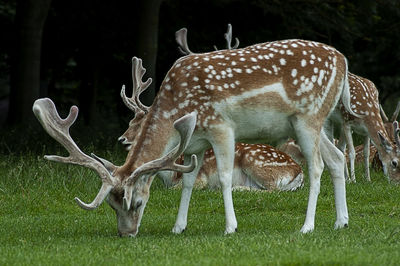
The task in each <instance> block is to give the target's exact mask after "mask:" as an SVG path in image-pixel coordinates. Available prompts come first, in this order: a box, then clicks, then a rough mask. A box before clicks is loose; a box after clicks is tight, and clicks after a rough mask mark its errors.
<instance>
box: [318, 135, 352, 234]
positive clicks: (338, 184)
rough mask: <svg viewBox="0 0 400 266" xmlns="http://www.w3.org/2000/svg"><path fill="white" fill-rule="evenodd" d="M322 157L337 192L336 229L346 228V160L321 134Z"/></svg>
mask: <svg viewBox="0 0 400 266" xmlns="http://www.w3.org/2000/svg"><path fill="white" fill-rule="evenodd" d="M320 146H321V155H322V159H323V160H324V162H325V164H326V166H327V167H328V169H329V172H330V174H331V179H332V183H333V187H334V192H335V206H336V222H335V228H342V227H346V226H347V225H348V223H349V215H348V211H347V203H346V181H345V177H344V166H345V163H344V162H345V161H346V160H345V158H344V155H343V153H342V152H341V151H340V150H339V149H338V148H336V146H335V145H334V144H333V143H332V142H331V141H329V139H328V138H327V136H326V135H325V133H324V132H323V131H322V132H321V144H320Z"/></svg>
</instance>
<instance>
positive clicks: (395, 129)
mask: <svg viewBox="0 0 400 266" xmlns="http://www.w3.org/2000/svg"><path fill="white" fill-rule="evenodd" d="M399 133H400V128H399V122H397V121H394V122H393V134H394V141H395V142H396V146H397V150H399V149H400V138H399Z"/></svg>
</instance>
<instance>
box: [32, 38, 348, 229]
mask: <svg viewBox="0 0 400 266" xmlns="http://www.w3.org/2000/svg"><path fill="white" fill-rule="evenodd" d="M133 60H134V61H136V62H137V61H139V59H137V58H134V59H133ZM137 73H139V74H138V75H137V77H139V76H140V78H138V79H136V80H137V81H138V82H137V84H142V81H141V77H142V76H141V75H140V73H143V71H142V70H140V69H139V70H138V71H137ZM139 81H140V82H139ZM145 84H146V83H145ZM140 87H142V86H141V85H140ZM137 91H138V92H141V91H142V89H141V88H139V89H138V90H137ZM139 94H140V93H139ZM135 98H136V99H137V101H138V102H139V99H138V96H137V97H135ZM340 98H341V99H342V101H343V103H344V104H345V107H346V109H347V110H349V112H352V111H351V108H350V99H349V98H350V94H349V88H348V80H347V61H346V58H345V57H344V56H343V55H342V54H341V53H340V52H338V51H337V50H336V49H334V48H333V47H330V46H328V45H325V44H321V43H317V42H312V41H305V40H284V41H275V42H269V43H262V44H256V45H252V46H249V47H246V48H241V49H236V50H222V51H215V52H210V53H203V54H193V55H187V56H184V57H182V58H180V59H178V60H177V61H176V62H175V63H174V64H173V66H172V68H171V69H170V70H169V71H168V73H167V75H166V77H165V78H164V80H163V82H162V84H161V88H160V92H159V93H158V95H157V97H156V99H155V101H154V103H153V105H152V106H151V107H149V108H148V109H147V115H145V116H144V118H143V121H142V122H141V127H140V129H139V131H138V132H137V134H136V135H135V138H134V141H133V143H132V147H131V150H130V151H129V153H128V156H127V158H126V161H125V163H124V164H123V165H122V166H120V167H115V166H114V165H113V164H111V163H110V162H108V161H105V160H103V159H100V158H98V159H97V160H95V161H100V162H101V163H97V165H96V166H95V167H102V169H103V170H105V169H109V170H110V172H107V175H105V176H106V178H104V179H103V186H102V189H101V190H100V192H99V195H98V197H96V199H95V200H94V202H93V203H91V204H87V205H83V203H81V206H89V207H90V208H95V207H97V206H98V204H100V203H101V202H102V201H103V200H104V199H105V197H106V195H108V194H110V197H109V198H110V199H109V203H110V204H111V205H112V206H113V207H114V208H115V209H116V211H117V217H123V218H121V222H120V220H118V221H119V222H118V225H119V229H121V230H120V234H121V231H122V234H123V235H130V236H135V235H136V234H137V232H138V228H139V225H140V220H141V218H142V215H143V210H144V208H145V206H146V203H147V201H148V199H149V188H150V186H151V183H152V181H153V176H154V174H155V173H156V172H158V171H161V170H175V171H181V172H186V173H185V174H184V178H183V189H182V199H181V204H180V207H179V211H178V217H177V222H176V223H175V226H174V228H173V232H174V233H181V232H183V230H184V229H185V227H186V222H187V211H188V207H189V206H188V205H189V204H188V203H189V200H190V196H191V192H192V188H193V184H194V181H195V179H196V176H197V174H198V171H199V168H200V167H199V166H196V163H195V162H196V160H195V159H194V158H196V155H197V158H198V160H199V164H198V165H202V160H203V155H204V152H205V150H207V149H208V148H210V147H212V148H213V151H214V153H215V157H216V162H217V168H218V175H219V180H220V183H221V188H222V193H223V199H224V206H225V217H226V227H225V233H226V234H230V233H233V232H235V231H236V228H237V221H236V217H235V212H234V208H233V201H232V190H231V186H232V174H233V165H234V154H235V152H234V150H235V142H237V141H240V140H248V141H252V142H260V141H261V140H265V139H268V140H271V141H272V140H274V139H275V140H276V139H282V138H285V139H286V138H287V137H288V136H291V137H294V138H295V139H296V140H297V142H298V143H299V145H300V147H301V149H302V151H303V154H304V156H305V157H306V160H307V165H308V173H309V178H310V194H309V200H308V207H307V213H306V219H305V223H304V225H303V227H302V229H301V232H303V233H307V232H310V231H312V230H313V229H314V220H315V211H316V205H317V198H318V194H319V190H320V176H321V173H322V170H323V166H324V164H323V161H322V158H321V155H322V157H323V159H324V161H325V163H326V165H327V166H328V168H329V169H330V172H331V176H332V181H333V184H334V190H335V203H336V213H337V218H336V222H335V228H341V227H344V226H347V224H348V211H347V204H346V193H345V180H344V175H343V173H344V169H343V165H344V158H343V154H342V153H341V152H340V151H339V150H338V149H337V148H336V147H335V146H334V145H333V144H332V143H331V142H330V141H329V139H328V138H327V136H326V135H325V133H324V132H323V131H322V127H323V124H324V122H325V119H326V118H327V117H328V116H329V114H330V113H331V112H332V111H333V109H334V108H335V106H336V104H337V102H338V100H339V99H340ZM47 107H48V106H47V105H45V104H40V105H39V104H37V105H34V111H35V114H36V115H37V116H38V117H39V120H41V121H42V125H43V126H44V127H45V129H46V130H48V132H49V133H50V132H52V131H51V130H52V128H53V127H52V124H53V122H52V119H51V118H50V119H45V118H44V117H42V115H41V114H43V113H46V111H45V110H46V109H47ZM75 109H77V108H76V107H75ZM75 109H74V110H75ZM74 112H76V111H74ZM186 114H189V115H187V116H184V115H186ZM182 116H184V117H183V118H182V119H179V118H180V117H182ZM195 117H197V120H195ZM177 119H179V120H178V122H176V123H175V128H177V129H179V128H180V127H183V129H181V130H180V131H179V132H186V133H187V134H183V133H181V134H182V135H184V136H185V137H183V139H184V140H183V141H182V142H181V143H182V144H181V145H179V146H178V147H177V148H173V149H172V151H171V152H168V151H170V150H171V148H172V147H175V146H176V144H177V142H178V134H177V133H176V131H175V130H174V128H173V127H172V125H173V121H175V120H177ZM67 120H70V119H68V118H67ZM193 123H195V127H194V125H193ZM182 124H183V125H185V126H181V125H182ZM188 124H189V125H188ZM192 125H193V127H192ZM63 126H64V125H63V123H61V127H62V128H63ZM191 130H194V131H193V134H192V136H191V137H190V134H189V133H191ZM55 135H56V136H58V135H57V134H55ZM187 136H189V137H187ZM57 140H59V141H60V140H61V141H62V139H57ZM69 142H70V141H68V143H69ZM66 147H68V148H69V146H68V145H66ZM180 152H183V153H184V157H185V162H186V161H189V160H190V157H191V156H192V160H191V162H192V163H191V164H190V165H189V166H179V165H176V164H175V163H174V161H175V160H176V158H177V156H179V155H178V154H179V153H180ZM164 154H167V155H166V156H163V155H164ZM193 154H194V155H193ZM160 157H161V159H158V158H160ZM60 161H64V162H68V161H65V160H60ZM195 166H196V167H195ZM95 167H94V168H95ZM193 168H194V170H193V171H192V172H190V173H189V171H190V170H192V169H193ZM121 184H122V185H121ZM103 187H104V189H103ZM122 191H123V193H122ZM122 229H123V230H122Z"/></svg>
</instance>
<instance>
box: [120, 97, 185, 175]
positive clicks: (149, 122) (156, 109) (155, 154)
mask: <svg viewBox="0 0 400 266" xmlns="http://www.w3.org/2000/svg"><path fill="white" fill-rule="evenodd" d="M160 106H161V105H160V104H159V101H158V99H157V98H156V100H155V102H154V104H153V105H152V107H151V108H150V110H149V113H148V114H146V117H145V118H144V120H143V122H142V124H141V127H140V129H139V131H138V132H137V133H136V136H135V138H134V140H133V143H132V148H131V149H130V151H129V153H128V155H127V157H126V160H125V163H124V164H123V165H122V166H121V167H120V168H119V169H118V170H117V171H118V172H117V174H118V175H119V176H124V177H127V176H129V175H130V174H131V173H132V172H133V171H134V170H135V169H137V168H138V167H139V166H141V165H143V164H144V163H147V162H149V161H152V160H155V159H157V158H160V157H161V156H162V155H164V154H165V153H166V152H167V151H168V150H170V149H171V148H172V147H173V145H174V144H175V143H174V140H176V137H177V133H176V131H175V130H174V127H173V121H174V120H173V119H171V118H165V117H163V116H162V112H161V108H160ZM123 179H124V178H123Z"/></svg>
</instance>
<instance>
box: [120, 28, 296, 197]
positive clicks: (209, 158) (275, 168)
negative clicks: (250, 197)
mask: <svg viewBox="0 0 400 266" xmlns="http://www.w3.org/2000/svg"><path fill="white" fill-rule="evenodd" d="M225 39H226V40H227V47H228V49H232V48H233V49H235V48H237V46H238V45H239V41H238V39H236V44H235V46H234V47H231V45H230V44H231V39H232V26H231V25H230V24H229V25H228V32H227V33H226V34H225ZM179 48H180V50H181V52H182V53H184V54H187V53H188V51H189V48H188V46H187V45H185V47H179ZM189 53H190V52H189ZM132 67H134V66H132ZM142 71H143V73H145V69H144V68H142ZM132 72H133V73H135V72H136V70H134V69H133V70H132ZM133 80H134V78H133ZM133 88H134V91H133V92H132V97H130V98H129V97H127V96H126V93H125V87H123V88H122V90H121V98H122V100H123V102H124V103H125V105H126V106H127V107H128V108H129V109H130V110H131V111H133V112H134V113H135V117H134V118H133V119H132V120H131V121H130V122H129V127H128V129H127V130H126V131H125V133H124V134H123V135H122V136H121V137H119V139H118V140H119V141H120V142H121V143H122V144H124V145H125V147H126V149H127V150H130V147H131V145H132V141H133V139H134V136H135V134H136V133H137V132H138V130H139V127H140V125H141V124H140V123H141V121H142V118H143V117H144V115H145V113H146V109H143V108H142V107H141V106H139V105H138V104H137V99H138V97H136V95H137V93H138V91H137V88H138V86H137V85H135V84H134V85H133ZM146 88H147V86H146ZM146 88H144V89H146ZM203 161H204V163H203V165H202V166H201V168H200V170H199V173H198V175H197V178H196V184H197V187H201V188H204V187H208V188H211V189H215V188H219V187H220V185H219V181H218V171H217V165H216V159H215V154H214V152H213V151H212V149H209V150H207V151H206V152H205V153H204V159H203ZM158 176H159V177H160V178H161V179H162V181H163V182H164V184H165V185H166V186H168V187H170V186H175V185H177V184H178V183H180V182H181V181H182V174H181V173H173V172H162V173H159V174H158ZM303 181H304V179H303V171H302V169H301V167H300V166H299V165H298V164H297V163H296V162H295V161H293V160H292V159H291V158H290V156H288V155H287V154H285V153H284V152H281V151H279V150H277V149H275V148H274V147H272V146H270V145H266V144H245V143H236V145H235V163H234V171H233V176H232V188H233V189H263V190H268V191H272V190H283V191H293V190H296V189H297V188H299V187H301V186H302V185H303Z"/></svg>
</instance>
